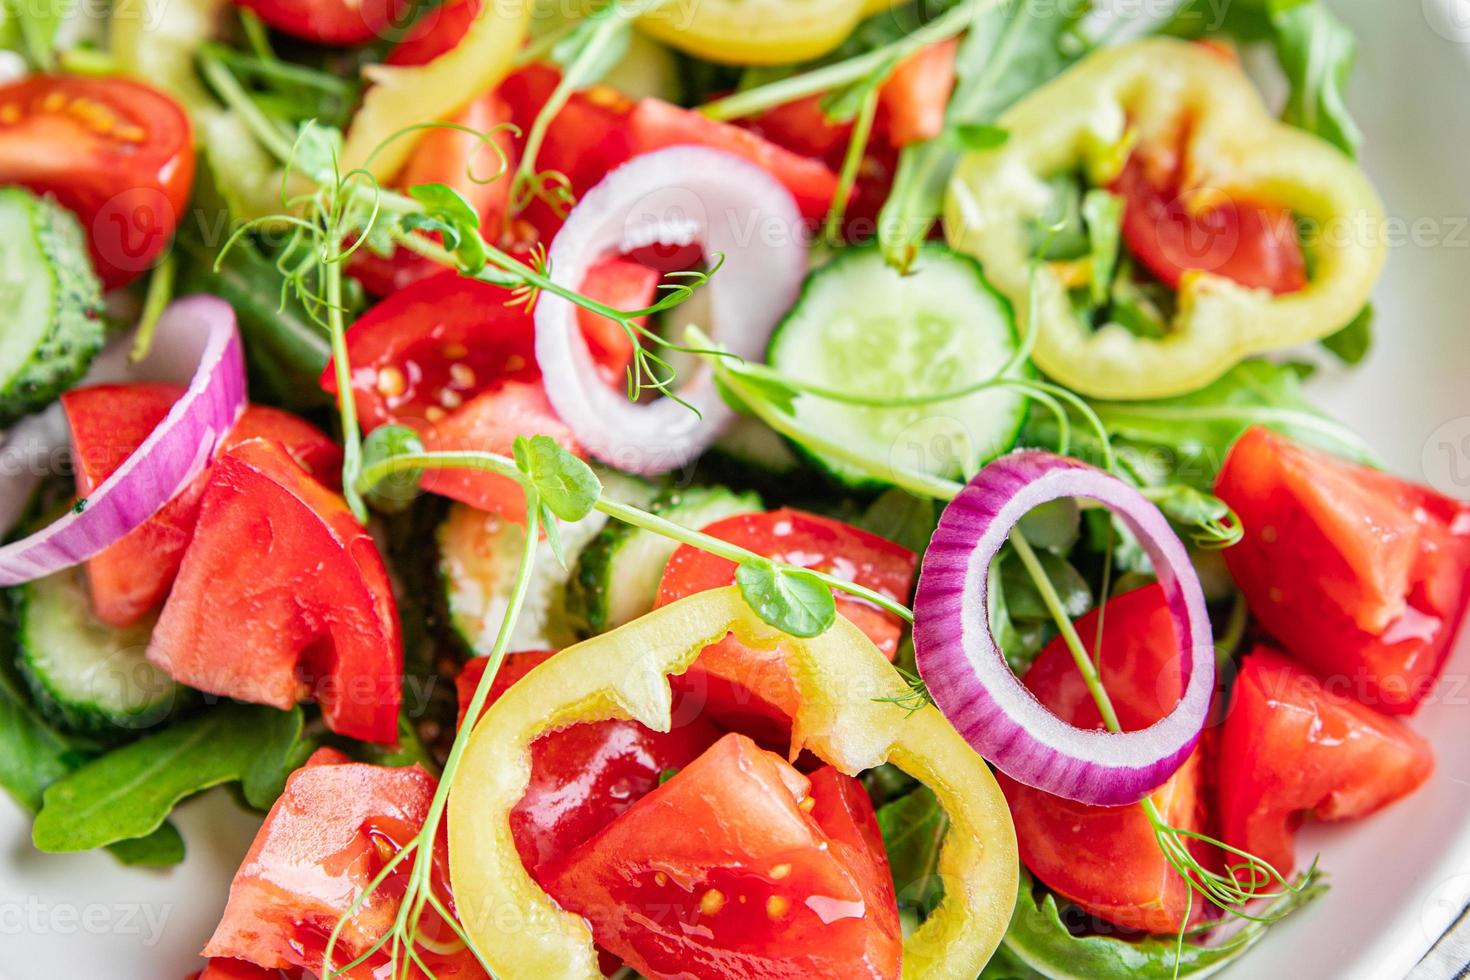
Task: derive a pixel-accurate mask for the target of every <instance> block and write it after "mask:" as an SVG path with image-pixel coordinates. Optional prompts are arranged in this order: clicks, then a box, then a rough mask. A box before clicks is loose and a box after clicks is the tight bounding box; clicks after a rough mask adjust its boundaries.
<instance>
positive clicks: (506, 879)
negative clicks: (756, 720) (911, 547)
mask: <svg viewBox="0 0 1470 980" xmlns="http://www.w3.org/2000/svg"><path fill="white" fill-rule="evenodd" d="M731 631H733V632H734V633H735V635H736V636H738V637H739V638H740V641H741V642H742V643H744V644H746V645H748V646H751V647H759V648H764V649H778V650H780V651H781V652H782V655H783V656H784V657H785V658H786V660H785V662H786V667H787V669H788V670H789V671H790V672H791V676H792V679H793V681H794V682H795V684H796V687H797V690H798V692H799V693H800V696H801V707H800V708H799V709H798V712H797V716H796V719H795V722H794V725H793V727H792V743H793V744H792V753H793V758H794V757H795V754H796V753H797V752H798V751H799V750H800V749H801V748H803V747H804V748H807V749H810V750H811V751H813V752H815V753H816V754H817V755H818V756H820V757H821V758H822V759H824V760H825V761H827V762H829V763H831V764H832V765H835V766H836V767H837V768H839V769H841V770H843V771H844V772H847V773H852V774H856V773H858V772H860V771H861V770H864V769H869V768H871V767H873V766H876V765H879V764H880V763H883V762H891V763H893V764H894V765H897V766H898V767H900V768H901V769H903V770H904V771H906V772H908V773H909V774H910V775H912V776H914V777H916V778H917V779H919V780H920V781H922V782H923V783H925V784H926V785H927V786H929V787H930V788H931V789H932V790H933V791H934V794H935V796H936V797H937V798H938V800H939V803H940V805H942V806H943V807H944V809H945V811H946V813H947V814H948V816H949V819H950V826H949V831H948V833H947V835H946V837H945V842H944V846H943V849H942V850H941V852H940V856H939V863H938V874H939V876H940V878H941V880H942V882H943V886H944V898H943V901H942V902H940V904H939V906H938V908H936V909H935V910H934V912H933V913H932V914H931V915H930V916H929V918H928V919H926V920H925V921H924V923H923V925H921V926H920V927H919V928H918V929H917V930H916V931H915V932H914V933H913V934H912V935H910V936H909V938H908V939H907V941H905V943H904V947H903V976H904V977H906V978H918V977H924V978H934V980H951V978H952V980H974V978H975V976H976V975H977V974H978V973H979V972H980V969H981V968H982V967H983V966H984V965H985V963H986V962H987V961H988V960H989V958H990V955H991V954H992V953H993V952H994V951H995V948H996V946H997V945H999V943H1000V940H1001V937H1002V936H1003V935H1004V933H1005V930H1006V927H1007V924H1008V922H1009V920H1010V915H1011V911H1012V909H1013V907H1014V905H1015V898H1016V887H1017V886H1016V882H1017V877H1018V868H1019V863H1018V857H1017V852H1016V835H1015V829H1014V827H1013V826H1012V824H1011V818H1010V811H1009V810H1008V809H1007V807H1006V802H1005V797H1004V796H1002V795H1001V791H1000V787H999V786H998V785H997V784H996V781H995V778H994V777H993V776H992V775H991V773H990V769H989V768H988V767H987V766H986V764H985V762H984V761H983V760H982V759H981V758H980V757H979V756H978V755H976V754H975V753H974V751H973V750H971V749H970V747H969V745H968V744H966V743H965V741H964V740H963V739H962V738H960V736H959V735H958V734H956V733H955V730H954V729H953V728H952V727H950V725H949V723H948V722H947V721H945V719H944V717H943V716H942V715H941V714H940V713H939V711H938V710H937V709H935V708H933V707H926V708H924V709H922V710H920V711H918V712H915V713H913V714H910V713H909V712H908V710H907V709H906V708H904V707H901V706H900V705H897V704H894V703H891V702H884V701H875V700H874V698H882V697H891V696H896V695H902V694H904V693H905V692H906V691H907V687H906V686H905V684H904V683H903V681H902V679H901V678H900V677H899V675H898V674H897V673H896V672H895V671H894V670H893V668H892V667H891V666H890V665H889V664H888V662H887V661H886V660H885V659H884V658H883V655H882V654H881V653H879V652H878V648H877V647H875V646H874V645H873V644H872V642H871V641H870V640H869V639H868V638H867V637H866V636H864V635H863V633H862V631H861V630H859V629H858V628H857V627H856V626H854V625H853V624H852V623H850V622H849V621H847V620H846V619H843V618H842V617H841V616H839V617H838V618H837V621H836V622H835V623H834V624H833V625H832V627H831V628H830V629H828V630H827V631H826V632H825V633H823V634H822V635H820V636H817V637H814V638H812V639H807V640H802V639H796V638H794V637H791V636H788V635H786V634H784V633H781V632H779V631H777V630H775V629H773V628H772V627H770V626H767V625H766V624H765V623H763V622H762V621H761V620H760V619H759V618H758V617H757V616H756V615H755V614H754V613H753V612H751V610H750V608H749V607H748V606H747V605H746V604H745V601H744V600H743V599H742V598H741V597H740V593H739V591H738V590H737V589H736V588H735V587H733V586H732V587H729V588H724V589H714V590H711V591H708V592H700V593H696V594H694V595H691V596H689V597H687V598H684V599H680V600H679V601H678V602H674V603H671V604H669V605H667V606H664V607H662V608H660V609H657V610H654V611H653V612H651V613H649V614H647V615H646V616H643V617H642V618H640V619H637V620H634V621H633V622H631V623H629V624H627V625H626V626H623V627H621V628H619V629H616V630H613V631H612V632H610V633H606V634H603V635H602V636H599V637H596V638H594V639H591V640H587V641H586V642H583V643H579V644H577V645H576V646H573V647H568V648H567V649H565V650H563V651H562V652H561V653H559V654H557V655H556V656H554V657H552V658H551V659H550V660H548V661H547V662H546V663H544V664H542V665H541V666H539V667H537V668H536V669H535V670H533V671H531V672H530V673H529V674H527V675H526V676H525V677H524V678H522V679H521V680H520V681H518V682H517V683H516V684H515V685H514V686H513V687H512V688H511V689H510V690H509V691H507V692H506V693H505V694H504V695H502V696H501V697H500V699H499V700H498V701H496V702H495V704H494V705H493V706H492V707H491V708H490V710H489V711H488V712H487V713H486V714H485V715H484V716H483V717H482V718H481V719H480V721H479V723H478V724H477V725H476V726H475V729H474V731H473V733H472V734H471V736H470V741H469V744H468V746H467V748H466V750H465V754H464V757H463V759H462V760H461V764H460V767H459V769H458V771H457V772H456V774H455V776H454V782H453V784H452V785H451V787H450V794H449V810H448V814H449V866H450V875H451V879H452V880H453V882H454V893H455V899H456V908H457V912H458V914H459V917H460V921H461V922H462V923H463V924H464V927H465V929H466V931H467V933H468V935H469V937H470V938H471V940H473V942H474V944H475V947H476V948H477V949H478V951H479V952H480V954H481V955H482V956H483V957H484V958H485V961H486V963H487V964H488V965H489V966H490V967H491V968H492V969H493V970H494V971H495V972H496V974H497V975H499V976H503V977H551V976H555V977H568V978H572V977H579V978H580V977H585V978H588V980H593V978H597V977H600V976H601V973H600V972H599V970H598V967H597V952H596V949H595V948H594V946H593V941H592V932H591V930H590V928H589V927H588V925H587V922H586V921H585V920H584V919H583V918H582V917H580V916H577V915H573V914H571V913H569V912H566V911H563V910H562V909H561V908H560V907H558V906H557V905H556V903H555V902H554V901H552V899H551V898H550V896H548V895H547V894H546V893H545V892H543V891H542V890H541V888H540V887H539V886H538V885H537V884H536V883H535V882H534V881H533V880H532V879H531V876H530V875H529V874H528V873H527V872H526V869H525V867H524V866H523V865H522V864H521V860H520V857H519V856H518V854H517V852H516V847H515V842H514V840H513V839H512V836H511V829H510V821H509V814H510V811H511V809H512V808H513V807H514V806H515V805H516V803H517V801H519V800H520V798H521V796H522V795H523V794H524V793H525V790H526V785H527V782H528V780H529V778H530V766H531V743H532V742H533V741H534V740H535V739H536V737H537V736H538V735H540V734H542V733H543V732H547V731H551V730H554V729H558V728H564V727H566V726H568V725H574V724H577V723H580V722H590V721H599V720H602V719H607V718H630V719H633V720H635V721H638V722H640V723H641V724H643V725H646V726H648V727H649V728H652V729H655V730H657V731H665V732H666V731H668V730H669V728H670V724H671V718H670V712H671V709H672V703H673V702H672V695H671V692H670V688H669V682H668V676H669V675H670V674H678V673H682V672H683V671H684V670H686V669H687V668H688V667H689V665H690V663H692V662H693V661H694V658H695V657H697V656H698V655H699V652H700V651H701V650H702V649H704V647H705V646H707V645H708V644H710V643H713V642H716V641H718V640H720V639H722V638H723V637H724V636H725V635H726V634H727V633H729V632H731Z"/></svg>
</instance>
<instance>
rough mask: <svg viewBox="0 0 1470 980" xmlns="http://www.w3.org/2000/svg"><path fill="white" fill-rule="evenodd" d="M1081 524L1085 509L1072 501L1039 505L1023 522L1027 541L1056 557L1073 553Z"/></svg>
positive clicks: (1021, 521) (1050, 501) (1065, 498)
mask: <svg viewBox="0 0 1470 980" xmlns="http://www.w3.org/2000/svg"><path fill="white" fill-rule="evenodd" d="M1081 524H1082V508H1081V507H1079V506H1078V505H1077V501H1076V500H1074V499H1073V498H1071V497H1061V498H1059V499H1057V500H1048V501H1047V502H1046V503H1044V504H1039V505H1038V506H1036V507H1033V508H1032V509H1031V510H1030V511H1029V512H1028V513H1027V514H1026V515H1025V516H1024V517H1022V518H1021V520H1020V528H1021V533H1022V534H1024V535H1026V540H1027V541H1029V542H1031V544H1032V545H1034V546H1035V547H1037V548H1041V549H1043V550H1046V551H1050V552H1051V553H1052V554H1054V555H1065V554H1067V553H1068V552H1069V551H1071V550H1072V546H1073V545H1074V544H1076V543H1077V536H1078V534H1079V533H1080V531H1079V528H1080V527H1081Z"/></svg>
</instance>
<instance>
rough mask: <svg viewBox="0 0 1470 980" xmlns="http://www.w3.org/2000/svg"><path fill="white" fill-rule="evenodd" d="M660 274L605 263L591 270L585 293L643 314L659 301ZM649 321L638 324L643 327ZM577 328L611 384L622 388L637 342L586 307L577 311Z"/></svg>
mask: <svg viewBox="0 0 1470 980" xmlns="http://www.w3.org/2000/svg"><path fill="white" fill-rule="evenodd" d="M661 278H662V277H661V276H660V275H659V273H658V271H657V270H655V269H651V268H649V267H648V266H646V265H644V264H643V263H641V262H634V261H633V260H631V259H624V258H610V259H604V260H603V261H601V262H599V263H597V264H596V265H594V266H593V267H592V268H590V269H588V270H587V278H586V279H584V280H583V281H582V292H583V293H584V294H585V295H587V296H591V297H592V298H594V299H596V300H598V301H599V302H602V303H606V304H607V305H608V306H611V307H612V308H613V309H615V310H629V311H631V310H642V309H646V308H647V307H650V306H652V305H653V304H654V302H655V301H656V300H657V298H658V283H659V280H660V279H661ZM647 322H648V318H647V317H641V318H639V320H638V323H639V324H640V325H645V324H647ZM577 326H579V327H581V329H582V336H583V337H585V338H586V339H587V347H588V349H589V350H591V352H592V358H593V360H595V361H596V362H597V366H598V367H599V368H600V369H601V370H602V373H603V375H604V377H606V378H607V379H608V381H609V382H610V383H614V384H621V383H622V381H623V378H624V372H626V371H627V369H628V365H629V364H631V363H632V361H633V341H632V338H630V337H629V336H628V334H627V333H626V332H625V331H624V330H623V328H622V327H621V326H619V325H618V323H617V322H616V321H615V320H611V319H609V318H607V317H605V316H603V315H602V314H600V313H594V312H592V311H591V310H588V309H585V308H583V307H578V308H577Z"/></svg>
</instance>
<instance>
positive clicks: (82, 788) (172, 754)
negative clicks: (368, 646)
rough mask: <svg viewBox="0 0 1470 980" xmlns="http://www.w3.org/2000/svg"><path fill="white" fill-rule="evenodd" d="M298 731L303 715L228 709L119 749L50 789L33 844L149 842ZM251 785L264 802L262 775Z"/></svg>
mask: <svg viewBox="0 0 1470 980" xmlns="http://www.w3.org/2000/svg"><path fill="white" fill-rule="evenodd" d="M300 724H301V719H300V712H299V709H294V710H292V711H277V710H275V709H273V708H267V707H262V706H259V705H238V704H227V705H223V706H221V707H218V708H215V709H214V710H212V711H208V712H205V713H203V714H199V715H195V716H194V717H193V718H190V719H188V720H186V721H182V722H179V723H177V724H174V725H171V726H169V727H168V728H165V729H163V730H161V731H159V732H157V733H155V734H152V735H148V736H146V737H144V738H141V739H139V740H138V741H136V742H132V743H129V744H128V745H125V746H123V747H122V748H119V749H115V750H114V751H112V752H109V753H107V754H106V755H103V756H101V757H99V758H97V759H94V760H92V761H91V762H88V763H86V764H85V765H83V766H82V767H81V768H79V769H77V770H76V771H74V772H71V773H69V774H67V775H65V776H63V777H62V778H61V779H59V780H57V781H56V782H55V783H53V784H52V785H51V786H49V787H47V789H46V791H45V793H44V794H43V795H42V806H41V812H40V813H39V814H37V815H36V823H35V827H34V828H33V829H32V834H31V837H32V840H33V842H34V843H35V845H36V848H37V849H38V850H42V851H53V852H55V851H87V850H91V849H92V848H94V847H103V846H105V845H108V844H112V843H115V842H117V841H122V840H129V839H132V838H136V837H146V836H147V835H149V834H151V833H154V832H155V831H157V830H158V828H159V827H161V826H162V825H163V823H164V820H165V819H166V818H167V817H168V815H169V813H170V812H171V811H172V810H173V808H174V806H175V805H177V804H178V803H179V802H180V801H181V800H183V799H185V798H186V797H189V796H192V795H194V794H195V793H198V792H200V791H202V790H206V789H209V788H210V787H212V786H218V785H220V784H221V783H229V782H237V781H240V780H243V779H245V778H246V776H247V774H251V772H252V769H253V768H254V767H256V766H257V765H259V764H260V763H259V762H258V760H259V759H260V757H262V756H271V757H274V758H278V759H279V758H281V756H280V754H279V748H280V746H281V745H282V744H283V743H284V742H286V741H289V737H288V736H289V732H290V730H292V729H293V728H297V727H299V726H300ZM283 728H285V729H287V732H286V734H283V733H282V729H283ZM251 782H252V789H254V790H255V796H256V798H257V799H263V792H264V789H265V786H266V783H267V780H266V779H265V778H264V776H263V775H261V771H260V770H257V771H256V773H255V774H254V776H253V777H252V779H251Z"/></svg>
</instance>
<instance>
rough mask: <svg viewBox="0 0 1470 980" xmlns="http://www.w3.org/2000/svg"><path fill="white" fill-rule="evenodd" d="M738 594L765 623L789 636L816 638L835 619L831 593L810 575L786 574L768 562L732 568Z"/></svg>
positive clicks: (786, 572)
mask: <svg viewBox="0 0 1470 980" xmlns="http://www.w3.org/2000/svg"><path fill="white" fill-rule="evenodd" d="M735 582H736V584H737V585H739V586H740V594H741V596H743V597H744V599H745V602H746V604H747V605H748V606H750V608H751V609H752V610H754V611H755V614H756V615H757V616H759V617H760V618H761V620H762V621H764V622H765V623H767V624H769V625H771V626H774V627H776V629H778V630H780V631H781V632H783V633H789V634H791V635H792V636H818V635H820V634H822V633H824V632H826V630H827V628H828V627H829V626H831V625H832V623H833V621H834V620H835V619H836V618H837V603H836V601H835V600H834V599H833V598H832V590H831V589H830V588H828V587H827V585H826V583H824V582H823V581H822V580H821V579H819V578H817V577H816V576H815V575H812V574H810V573H809V572H800V571H788V570H786V569H784V568H781V567H779V566H777V565H776V564H775V563H773V562H769V561H746V562H742V563H741V565H740V567H738V568H737V569H735Z"/></svg>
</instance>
